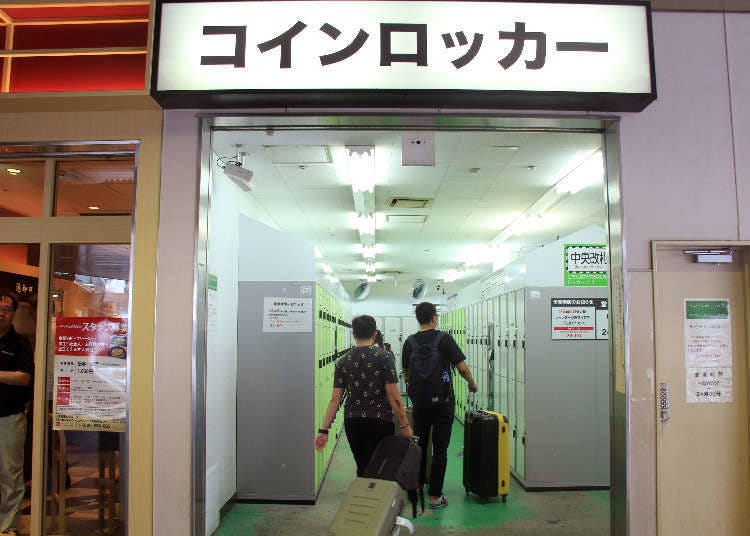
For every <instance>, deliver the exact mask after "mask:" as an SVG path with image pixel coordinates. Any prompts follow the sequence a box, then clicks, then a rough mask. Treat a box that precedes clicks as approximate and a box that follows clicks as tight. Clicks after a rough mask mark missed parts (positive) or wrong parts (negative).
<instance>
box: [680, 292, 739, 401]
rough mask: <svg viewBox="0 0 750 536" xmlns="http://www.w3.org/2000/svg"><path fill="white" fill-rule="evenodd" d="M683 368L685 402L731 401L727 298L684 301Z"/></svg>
mask: <svg viewBox="0 0 750 536" xmlns="http://www.w3.org/2000/svg"><path fill="white" fill-rule="evenodd" d="M685 369H686V391H687V401H688V402H689V403H717V402H718V403H721V402H732V400H733V394H734V393H733V384H732V321H731V315H730V313H729V300H685Z"/></svg>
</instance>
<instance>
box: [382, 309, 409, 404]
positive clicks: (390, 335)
mask: <svg viewBox="0 0 750 536" xmlns="http://www.w3.org/2000/svg"><path fill="white" fill-rule="evenodd" d="M381 329H382V331H383V341H384V342H388V343H390V344H391V351H392V352H393V357H394V361H395V362H396V372H397V373H398V378H399V382H398V384H399V388H400V389H401V391H400V392H401V393H403V392H405V389H404V388H405V386H404V379H403V378H402V376H403V373H402V372H401V344H400V338H401V317H400V316H387V317H385V319H384V325H383V328H381Z"/></svg>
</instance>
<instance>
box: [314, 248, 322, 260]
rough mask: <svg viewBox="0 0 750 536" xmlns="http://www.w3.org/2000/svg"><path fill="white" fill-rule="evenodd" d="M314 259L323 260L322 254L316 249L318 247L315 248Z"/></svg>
mask: <svg viewBox="0 0 750 536" xmlns="http://www.w3.org/2000/svg"><path fill="white" fill-rule="evenodd" d="M315 258H316V259H322V258H323V254H322V253H321V252H320V250H319V249H318V246H315Z"/></svg>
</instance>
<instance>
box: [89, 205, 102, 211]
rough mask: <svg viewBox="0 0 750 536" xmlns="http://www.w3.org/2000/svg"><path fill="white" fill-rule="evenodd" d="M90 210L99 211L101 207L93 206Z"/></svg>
mask: <svg viewBox="0 0 750 536" xmlns="http://www.w3.org/2000/svg"><path fill="white" fill-rule="evenodd" d="M88 209H89V210H99V209H100V207H97V206H96V205H91V206H89V207H88Z"/></svg>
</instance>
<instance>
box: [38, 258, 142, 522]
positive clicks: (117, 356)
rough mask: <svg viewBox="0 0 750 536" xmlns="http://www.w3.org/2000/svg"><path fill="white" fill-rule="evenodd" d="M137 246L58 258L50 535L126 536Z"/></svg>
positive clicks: (51, 354) (53, 295)
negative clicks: (131, 300)
mask: <svg viewBox="0 0 750 536" xmlns="http://www.w3.org/2000/svg"><path fill="white" fill-rule="evenodd" d="M129 270H130V246H128V245H107V244H82V245H71V244H64V245H63V244H60V245H55V246H54V247H53V250H52V278H51V281H50V326H49V328H50V339H49V341H50V343H49V345H48V364H47V366H48V369H47V370H48V371H52V372H51V373H50V374H48V377H47V382H48V385H47V396H48V397H49V407H50V429H49V434H50V437H49V448H50V463H51V464H52V465H51V467H50V468H49V471H48V473H49V474H50V475H51V488H52V493H51V498H52V500H51V501H50V502H49V505H48V511H47V514H48V518H49V519H50V526H49V527H48V532H47V533H48V534H63V533H64V534H67V535H71V536H76V535H79V534H80V535H84V534H92V533H97V534H121V533H123V532H124V529H123V521H124V519H126V512H124V511H123V508H122V503H121V498H124V497H125V496H126V495H125V484H126V483H125V476H126V471H125V465H124V464H125V461H126V459H127V454H126V452H127V449H126V447H127V445H126V434H125V431H126V428H127V403H128V400H127V383H126V378H127V359H128V319H129V314H128V311H129V310H128V302H129V299H128V298H129V292H130V282H129Z"/></svg>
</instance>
